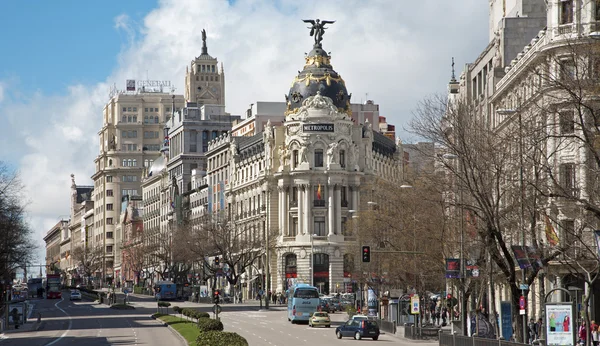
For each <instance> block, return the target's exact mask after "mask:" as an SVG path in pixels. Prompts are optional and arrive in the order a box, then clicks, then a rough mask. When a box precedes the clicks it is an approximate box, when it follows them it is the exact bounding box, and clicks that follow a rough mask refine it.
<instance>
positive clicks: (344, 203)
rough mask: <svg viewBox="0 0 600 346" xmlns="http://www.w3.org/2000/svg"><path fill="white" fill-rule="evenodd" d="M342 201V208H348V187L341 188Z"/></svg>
mask: <svg viewBox="0 0 600 346" xmlns="http://www.w3.org/2000/svg"><path fill="white" fill-rule="evenodd" d="M340 199H341V200H342V201H341V203H342V207H346V208H347V207H348V193H347V187H346V186H342V187H340Z"/></svg>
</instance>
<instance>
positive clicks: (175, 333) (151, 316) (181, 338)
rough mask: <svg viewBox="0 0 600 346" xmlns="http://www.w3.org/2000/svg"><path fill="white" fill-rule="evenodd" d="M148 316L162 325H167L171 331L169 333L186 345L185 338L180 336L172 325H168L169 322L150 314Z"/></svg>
mask: <svg viewBox="0 0 600 346" xmlns="http://www.w3.org/2000/svg"><path fill="white" fill-rule="evenodd" d="M150 318H151V319H153V320H155V321H158V322H159V323H161V324H162V325H163V326H164V327H167V328H168V329H169V330H170V331H171V333H173V334H174V335H175V336H176V337H177V338H178V339H179V341H181V343H182V345H187V340H185V338H184V337H183V336H181V334H179V332H178V331H176V330H175V329H173V327H171V326H169V324H168V323H167V322H163V321H162V320H159V319H157V318H156V317H155V316H154V315H150Z"/></svg>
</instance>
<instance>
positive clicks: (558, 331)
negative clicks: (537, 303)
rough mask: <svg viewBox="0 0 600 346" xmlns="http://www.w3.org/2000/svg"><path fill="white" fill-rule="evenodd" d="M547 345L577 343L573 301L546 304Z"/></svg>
mask: <svg viewBox="0 0 600 346" xmlns="http://www.w3.org/2000/svg"><path fill="white" fill-rule="evenodd" d="M545 326H546V335H547V337H546V339H547V340H548V341H547V343H546V345H575V336H576V335H577V334H575V331H574V330H573V328H574V323H573V306H572V305H571V303H563V304H561V303H552V304H551V303H548V304H546V323H545Z"/></svg>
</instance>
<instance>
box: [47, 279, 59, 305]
mask: <svg viewBox="0 0 600 346" xmlns="http://www.w3.org/2000/svg"><path fill="white" fill-rule="evenodd" d="M60 286H61V285H60V274H47V275H46V299H60V298H61V297H62V292H61V290H60Z"/></svg>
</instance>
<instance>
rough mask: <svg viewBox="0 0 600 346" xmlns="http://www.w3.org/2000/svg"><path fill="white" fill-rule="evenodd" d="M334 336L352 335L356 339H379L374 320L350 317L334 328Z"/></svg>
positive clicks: (339, 337) (377, 327)
mask: <svg viewBox="0 0 600 346" xmlns="http://www.w3.org/2000/svg"><path fill="white" fill-rule="evenodd" d="M335 336H336V337H337V338H338V339H341V338H342V337H354V339H356V340H360V339H362V338H372V339H373V340H377V339H379V326H378V325H377V322H375V321H369V320H359V319H350V320H348V321H346V323H344V324H342V325H341V326H339V327H337V328H336V329H335Z"/></svg>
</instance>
